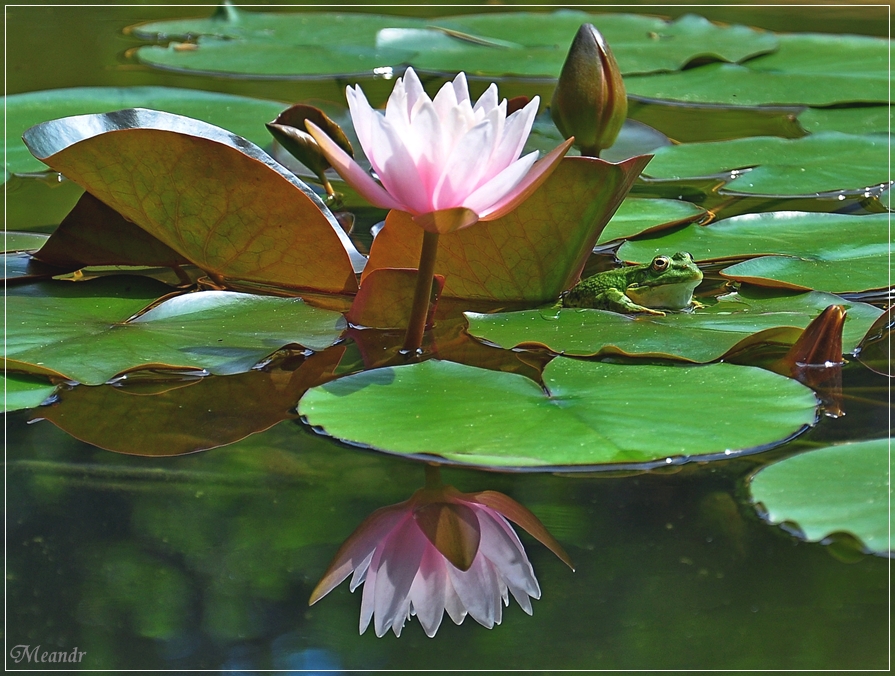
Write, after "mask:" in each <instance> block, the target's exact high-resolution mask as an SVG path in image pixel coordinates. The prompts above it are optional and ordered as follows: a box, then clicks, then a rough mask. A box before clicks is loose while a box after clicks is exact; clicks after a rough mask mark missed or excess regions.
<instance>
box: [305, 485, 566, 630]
mask: <svg viewBox="0 0 895 676" xmlns="http://www.w3.org/2000/svg"><path fill="white" fill-rule="evenodd" d="M505 515H506V516H505ZM506 517H509V518H510V519H512V520H513V521H515V522H516V523H518V524H519V525H521V526H523V527H524V528H525V529H526V530H527V531H528V532H529V533H531V534H532V535H533V536H534V537H536V538H537V539H538V540H540V541H541V542H543V543H544V544H545V545H546V546H548V547H549V548H550V549H551V550H552V551H553V552H554V553H556V554H557V556H559V557H560V558H561V559H562V560H563V561H565V562H566V563H569V561H568V557H567V556H566V554H565V552H564V551H563V550H562V547H560V545H559V543H558V542H556V540H555V539H554V538H553V536H551V535H550V533H548V532H547V530H546V529H545V528H544V526H543V525H542V524H541V522H540V521H538V519H537V517H535V516H534V515H533V514H532V513H531V512H530V511H528V510H527V509H526V508H525V507H523V506H522V505H520V504H519V503H517V502H515V501H514V500H512V499H510V498H508V497H507V496H505V495H502V494H500V493H495V492H493V491H483V492H481V493H472V494H465V493H460V492H459V491H458V490H456V489H455V488H453V487H451V486H439V487H437V488H424V489H421V490H419V491H417V492H416V493H415V494H414V495H413V497H412V498H411V499H410V500H407V501H406V502H402V503H400V504H398V505H392V506H390V507H383V508H382V509H379V510H377V511H375V512H374V513H373V514H371V515H370V516H369V517H368V518H367V519H366V520H365V521H364V522H363V523H362V524H361V525H360V526H359V527H358V528H357V530H355V531H354V533H352V535H351V536H350V537H349V538H348V540H346V541H345V543H344V544H343V545H342V547H341V548H340V549H339V551H338V552H337V553H336V556H335V558H334V559H333V562H332V563H331V564H330V567H329V569H328V570H327V572H326V574H325V575H324V576H323V579H321V580H320V582H319V583H318V585H317V588H316V589H315V590H314V592H313V593H312V595H311V599H310V603H311V604H314V603H316V602H317V601H319V600H320V599H321V598H323V597H324V596H325V595H326V594H328V593H329V592H330V591H332V590H333V589H334V588H335V587H336V586H337V585H338V584H339V583H340V582H342V581H343V580H344V579H345V578H347V577H348V575H349V574H350V573H352V572H353V573H354V575H353V577H352V578H351V584H350V589H351V591H354V590H355V589H356V588H357V587H358V586H360V585H361V584H363V585H364V591H363V598H362V600H361V615H360V633H364V631H366V629H367V627H368V626H369V624H370V621H371V619H372V621H373V627H374V629H375V631H376V635H377V636H383V635H384V634H385V633H386V632H388V630H389V629H391V630H392V631H394V633H395V635H396V636H400V635H401V630H402V629H403V627H404V623H405V622H406V621H407V620H408V619H410V618H411V617H412V616H414V615H415V616H416V617H418V618H419V620H420V624H421V625H422V626H423V630H424V631H425V632H426V635H427V636H429V637H432V636H434V635H435V632H436V631H438V627H439V626H440V625H441V620H442V618H443V616H444V612H445V611H447V614H448V616H449V617H450V618H451V619H452V620H453V621H454V623H455V624H460V623H461V622H463V620H464V619H465V617H466V615H467V614H468V615H470V616H472V618H473V619H474V620H476V621H477V622H478V623H479V624H482V625H484V626H485V627H488V628H489V629H490V628H491V627H493V626H494V625H495V624H500V621H501V614H502V607H503V605H509V595H510V594H512V596H513V598H515V599H516V601H517V602H518V603H519V605H520V606H522V609H523V610H524V611H525V612H526V613H528V614H529V615H531V612H532V608H531V599H532V598H534V599H537V598H540V596H541V590H540V588H539V586H538V581H537V579H536V578H535V574H534V570H533V569H532V567H531V564H530V563H529V561H528V557H527V556H526V554H525V549H524V548H523V547H522V543H521V542H520V541H519V538H518V536H517V535H516V533H515V532H514V531H513V528H512V527H511V526H510V524H509V522H508V521H507V518H506ZM569 566H570V567H571V564H570V563H569Z"/></svg>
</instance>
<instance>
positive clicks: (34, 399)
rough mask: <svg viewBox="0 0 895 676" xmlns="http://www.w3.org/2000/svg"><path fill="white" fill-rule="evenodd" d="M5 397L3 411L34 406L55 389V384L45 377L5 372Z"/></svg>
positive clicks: (38, 404)
mask: <svg viewBox="0 0 895 676" xmlns="http://www.w3.org/2000/svg"><path fill="white" fill-rule="evenodd" d="M3 388H4V392H5V395H6V396H5V397H4V400H3V410H4V411H17V410H19V409H22V408H34V407H35V406H40V404H41V402H42V401H43V400H44V399H46V398H47V397H49V396H50V395H51V394H53V392H55V391H56V386H55V385H51V384H50V383H48V382H47V380H46V378H34V377H31V376H26V375H22V374H21V373H7V374H6V375H5V376H3Z"/></svg>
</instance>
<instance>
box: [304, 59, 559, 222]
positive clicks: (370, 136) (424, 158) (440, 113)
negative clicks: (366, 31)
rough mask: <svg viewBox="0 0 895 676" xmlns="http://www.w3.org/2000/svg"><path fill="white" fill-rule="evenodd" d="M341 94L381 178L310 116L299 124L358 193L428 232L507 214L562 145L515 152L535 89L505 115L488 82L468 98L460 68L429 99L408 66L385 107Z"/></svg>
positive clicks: (356, 92) (534, 107)
mask: <svg viewBox="0 0 895 676" xmlns="http://www.w3.org/2000/svg"><path fill="white" fill-rule="evenodd" d="M347 96H348V107H349V109H350V111H351V119H352V121H353V123H354V128H355V131H356V132H357V137H358V139H359V140H360V144H361V146H362V147H363V149H364V152H365V153H366V155H367V158H368V159H369V160H370V164H372V165H373V169H374V171H375V172H376V176H377V177H378V178H379V180H380V181H381V182H382V185H380V184H379V183H377V182H376V181H375V180H373V178H372V177H371V176H370V175H369V174H368V173H367V172H366V171H365V170H364V169H363V168H362V167H361V166H360V165H359V164H358V163H357V162H355V161H354V160H353V159H352V158H351V157H350V156H349V155H348V154H347V153H346V152H345V151H344V150H342V149H341V148H340V147H339V146H338V145H336V143H335V142H333V141H332V140H331V139H330V138H329V137H328V136H327V135H326V133H325V132H323V130H321V129H320V128H319V127H317V126H316V125H314V124H313V122H308V123H307V127H308V131H309V132H310V133H311V134H312V135H313V136H314V138H315V140H316V141H317V143H318V144H319V145H320V148H321V150H322V151H323V153H324V154H325V155H326V157H327V159H328V160H329V162H330V164H331V165H332V166H333V168H334V169H335V170H336V171H337V172H338V173H339V175H340V176H341V177H342V178H343V179H345V181H347V182H348V183H349V184H350V185H351V186H352V187H353V188H354V189H355V190H357V192H359V193H360V194H361V195H362V196H363V197H364V198H366V199H367V200H368V201H370V202H371V203H372V204H375V205H376V206H378V207H382V208H384V209H397V210H400V211H406V212H408V213H410V214H412V215H413V216H414V220H415V221H416V222H417V223H418V224H419V225H420V226H421V227H423V228H424V229H426V230H429V231H430V232H437V233H440V234H445V233H447V232H452V231H454V230H458V229H460V228H465V227H468V226H470V225H472V224H474V223H475V222H476V221H478V220H493V219H496V218H499V217H500V216H503V215H504V214H506V213H508V212H510V211H511V210H513V209H514V208H515V207H516V206H518V205H519V204H520V203H521V202H522V201H523V200H524V199H525V198H526V197H528V195H530V194H531V193H532V192H533V191H534V190H535V189H536V188H537V187H538V186H539V185H540V184H541V183H542V182H543V181H544V180H546V178H547V176H548V175H549V174H550V172H551V171H552V170H553V169H554V168H555V166H556V165H557V163H558V162H559V160H561V159H562V157H563V155H564V154H565V153H566V151H567V150H568V148H569V146H570V145H571V140H570V141H567V142H566V143H564V144H563V145H561V146H559V147H558V148H556V149H555V150H553V151H552V152H551V153H550V154H548V155H547V156H546V157H545V158H544V159H542V160H541V161H540V162H537V163H536V160H537V152H533V153H529V154H527V155H525V156H524V157H520V155H521V154H522V149H523V147H524V145H525V141H526V139H527V138H528V134H529V132H530V131H531V125H532V123H533V121H534V118H535V115H536V114H537V111H538V97H535V98H534V99H532V101H531V102H530V103H528V105H526V106H525V107H524V108H522V109H521V110H517V111H516V112H514V113H513V114H511V115H509V116H507V102H506V99H504V100H503V101H500V102H499V103H498V100H497V85H494V84H492V85H491V86H490V87H489V88H488V89H487V90H486V91H485V93H484V94H482V96H481V98H479V100H478V101H477V102H476V103H475V104H473V103H472V101H471V100H470V98H469V89H468V86H467V83H466V75H465V74H463V73H460V74H459V75H457V77H456V78H455V79H454V81H453V82H448V83H447V84H445V85H444V86H443V87H442V88H441V90H440V91H439V92H438V94H437V95H436V96H435V98H434V99H430V98H429V96H428V95H427V94H426V92H425V91H424V90H423V85H422V84H421V83H420V80H419V78H418V77H417V75H416V73H415V72H414V71H413V69H412V68H408V69H407V70H406V71H405V73H404V77H403V78H398V80H397V82H396V83H395V88H394V90H393V91H392V94H391V96H390V97H389V99H388V103H387V104H386V108H385V114H384V115H383V114H382V113H380V112H378V111H376V110H374V109H373V108H372V107H371V106H370V104H369V103H368V102H367V98H366V97H365V96H364V93H363V91H362V90H361V88H360V87H359V86H357V87H355V88H353V89H352V88H351V87H349V88H348V90H347Z"/></svg>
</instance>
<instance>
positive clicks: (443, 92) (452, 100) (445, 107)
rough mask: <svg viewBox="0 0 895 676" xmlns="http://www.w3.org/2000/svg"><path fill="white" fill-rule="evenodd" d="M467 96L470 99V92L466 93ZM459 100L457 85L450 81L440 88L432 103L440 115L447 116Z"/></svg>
mask: <svg viewBox="0 0 895 676" xmlns="http://www.w3.org/2000/svg"><path fill="white" fill-rule="evenodd" d="M466 98H467V100H468V99H469V94H467V95H466ZM458 100H459V99H458V97H457V89H456V87H455V86H454V84H453V83H451V82H448V83H447V84H445V85H444V86H442V88H441V89H439V90H438V93H437V94H436V95H435V98H434V99H432V103H433V105H434V106H435V110H437V111H438V116H439V117H446V116H447V114H448V113H449V112H450V110H451V108H454V107H455V106H456V105H457V102H458Z"/></svg>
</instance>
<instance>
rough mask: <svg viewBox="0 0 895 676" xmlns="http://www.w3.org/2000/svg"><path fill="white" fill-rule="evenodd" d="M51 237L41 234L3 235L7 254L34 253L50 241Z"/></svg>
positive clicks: (7, 233) (16, 233)
mask: <svg viewBox="0 0 895 676" xmlns="http://www.w3.org/2000/svg"><path fill="white" fill-rule="evenodd" d="M49 237H50V236H49V235H44V234H43V233H39V232H10V231H6V232H4V233H3V242H4V245H5V246H4V249H3V251H4V252H5V253H11V252H14V251H33V250H35V249H39V248H40V247H42V246H43V245H44V243H45V242H46V241H47V239H49Z"/></svg>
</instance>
